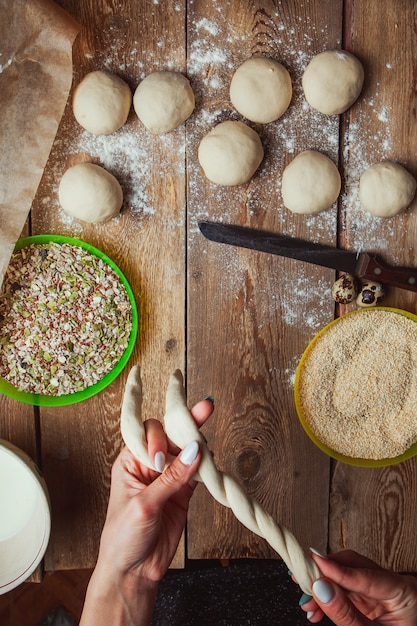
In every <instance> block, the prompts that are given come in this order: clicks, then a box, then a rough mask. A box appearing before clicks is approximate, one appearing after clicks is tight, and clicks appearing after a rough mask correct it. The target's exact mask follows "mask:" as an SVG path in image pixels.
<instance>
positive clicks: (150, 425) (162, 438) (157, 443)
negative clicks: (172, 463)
mask: <svg viewBox="0 0 417 626" xmlns="http://www.w3.org/2000/svg"><path fill="white" fill-rule="evenodd" d="M144 426H145V433H146V440H147V442H148V454H149V458H150V459H151V460H152V463H153V465H154V467H155V469H156V470H157V471H158V472H163V471H164V468H165V461H166V456H167V451H168V441H167V438H166V435H165V433H164V430H163V428H162V424H161V422H160V421H158V420H156V419H149V420H146V422H145V424H144Z"/></svg>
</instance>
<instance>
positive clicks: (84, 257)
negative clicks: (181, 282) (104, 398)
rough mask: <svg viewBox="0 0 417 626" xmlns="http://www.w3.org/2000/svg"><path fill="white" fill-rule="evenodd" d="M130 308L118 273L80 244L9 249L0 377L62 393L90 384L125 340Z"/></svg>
mask: <svg viewBox="0 0 417 626" xmlns="http://www.w3.org/2000/svg"><path fill="white" fill-rule="evenodd" d="M131 329H132V311H131V305H130V301H129V297H128V294H127V292H126V289H125V287H124V285H123V284H122V282H121V281H120V279H119V277H118V276H117V274H116V272H114V271H113V269H112V268H111V267H110V266H109V265H108V264H107V263H105V262H104V261H102V260H101V259H99V258H98V257H96V256H95V255H93V254H91V253H90V252H88V251H87V250H85V249H84V248H81V247H80V246H75V245H71V244H67V243H63V244H58V243H55V242H50V243H46V244H32V245H30V246H28V247H26V248H23V249H21V250H19V251H18V252H15V253H14V255H13V257H12V259H11V262H10V265H9V267H8V269H7V272H6V275H5V279H4V282H3V285H2V289H1V292H0V376H2V377H3V378H5V379H6V380H8V381H9V382H10V383H12V385H14V386H15V387H16V388H17V389H19V390H21V391H28V392H31V393H36V394H42V395H52V396H60V395H62V394H71V393H74V392H76V391H82V390H83V389H85V388H87V387H89V386H90V385H94V384H95V383H96V382H98V381H99V380H101V379H102V378H103V377H104V376H105V375H106V374H108V373H109V372H110V371H111V370H112V369H113V367H114V366H115V365H116V364H117V363H118V361H119V360H120V358H121V356H122V355H123V353H124V351H125V350H126V347H127V345H128V341H129V336H130V332H131Z"/></svg>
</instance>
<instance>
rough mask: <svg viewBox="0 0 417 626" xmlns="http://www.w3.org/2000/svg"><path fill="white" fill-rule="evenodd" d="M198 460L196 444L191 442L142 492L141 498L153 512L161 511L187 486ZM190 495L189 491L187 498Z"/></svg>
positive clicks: (198, 453) (198, 451)
mask: <svg viewBox="0 0 417 626" xmlns="http://www.w3.org/2000/svg"><path fill="white" fill-rule="evenodd" d="M200 459H201V455H200V450H199V446H198V443H197V441H192V442H191V443H189V444H188V445H187V446H186V447H185V448H184V450H183V451H182V452H181V453H180V454H179V455H178V457H176V459H174V461H173V462H172V463H171V465H169V466H168V467H167V468H166V469H165V471H164V473H163V474H161V475H160V476H158V478H157V479H156V480H154V481H153V482H152V483H151V484H150V485H148V487H147V488H146V490H145V491H143V492H142V498H146V500H147V501H148V504H149V506H150V507H151V508H152V509H153V510H162V508H163V507H164V505H165V503H166V502H168V500H169V499H170V498H172V496H174V495H175V494H176V493H177V492H178V491H180V490H181V489H182V488H183V487H184V486H185V485H187V484H189V482H190V481H191V479H192V477H193V475H194V474H195V473H196V471H197V468H198V465H199V463H200ZM191 494H192V491H191V489H190V492H189V497H191ZM188 499H189V498H188Z"/></svg>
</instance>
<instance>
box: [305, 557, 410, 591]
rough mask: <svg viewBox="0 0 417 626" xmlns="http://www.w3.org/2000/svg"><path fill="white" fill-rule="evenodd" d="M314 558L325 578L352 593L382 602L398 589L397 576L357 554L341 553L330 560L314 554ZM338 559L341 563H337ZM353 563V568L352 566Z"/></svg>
mask: <svg viewBox="0 0 417 626" xmlns="http://www.w3.org/2000/svg"><path fill="white" fill-rule="evenodd" d="M312 558H313V560H314V561H315V563H316V564H317V565H318V567H319V569H320V571H321V573H322V574H323V575H324V576H325V577H327V578H330V579H331V580H332V581H334V582H335V583H337V584H338V585H340V586H341V587H343V588H344V589H347V590H349V591H350V592H355V593H359V594H361V595H363V596H367V597H368V598H372V599H374V600H382V599H386V598H388V597H390V596H391V595H392V593H393V589H395V588H396V584H395V583H396V581H397V579H398V575H397V574H394V573H393V572H389V571H387V570H385V569H383V568H381V567H379V566H378V565H377V564H376V563H374V562H373V561H371V560H370V559H367V558H366V557H364V556H362V555H359V554H357V553H356V552H351V551H349V552H346V553H339V554H338V555H335V556H331V557H330V558H326V557H323V556H319V555H318V554H314V553H313V554H312ZM336 558H337V559H338V560H339V561H341V562H336V560H335V559H336ZM344 563H349V565H345V564H344ZM352 563H353V564H354V565H353V567H352V566H351V565H350V564H352Z"/></svg>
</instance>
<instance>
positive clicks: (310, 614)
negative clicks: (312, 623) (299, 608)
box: [307, 611, 314, 619]
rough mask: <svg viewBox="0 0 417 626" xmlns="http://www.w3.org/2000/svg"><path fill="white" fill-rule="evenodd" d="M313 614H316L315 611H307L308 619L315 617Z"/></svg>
mask: <svg viewBox="0 0 417 626" xmlns="http://www.w3.org/2000/svg"><path fill="white" fill-rule="evenodd" d="M313 615H314V611H309V612H308V613H307V619H311V618H312V617H313Z"/></svg>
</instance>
